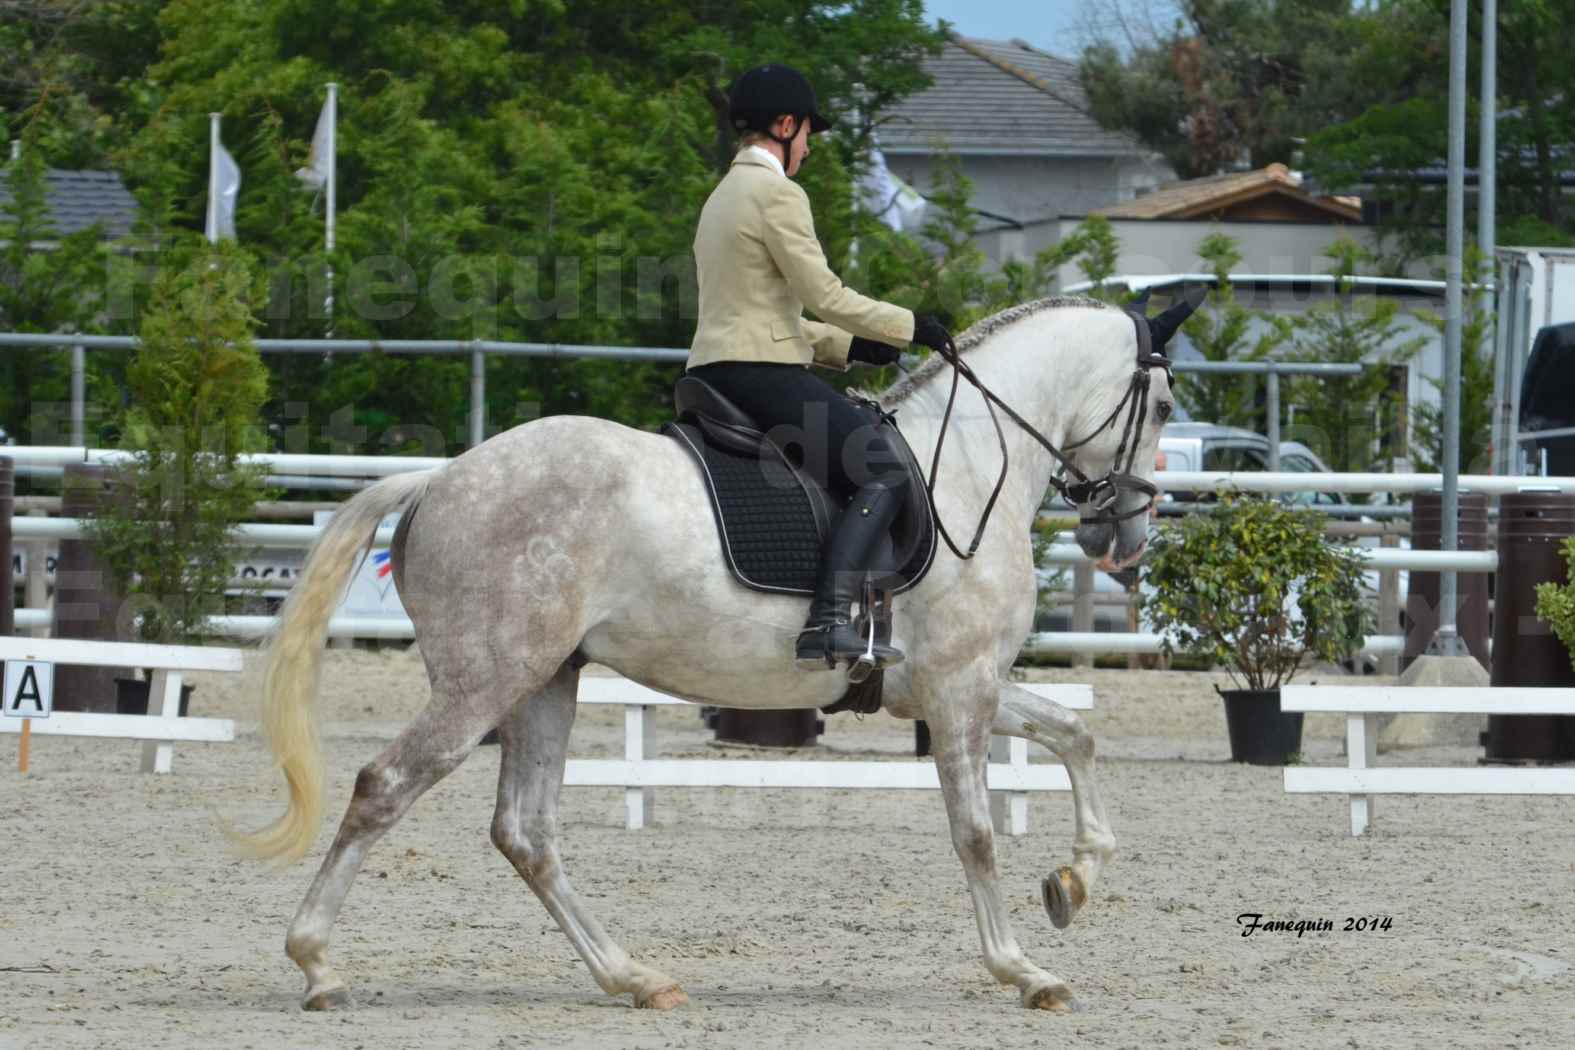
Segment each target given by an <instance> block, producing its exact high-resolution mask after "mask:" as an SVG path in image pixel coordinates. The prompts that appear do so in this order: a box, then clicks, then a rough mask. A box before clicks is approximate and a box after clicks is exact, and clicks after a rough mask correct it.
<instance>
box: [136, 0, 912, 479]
mask: <svg viewBox="0 0 1575 1050" xmlns="http://www.w3.org/2000/svg"><path fill="white" fill-rule="evenodd" d="M159 28H160V31H161V34H162V36H163V38H164V47H163V54H162V57H161V59H160V61H159V62H158V63H157V64H156V65H155V66H154V67H153V68H152V69H151V70H150V72H149V77H148V82H149V83H150V84H152V85H154V97H153V99H152V102H153V103H154V108H153V110H152V112H153V114H154V115H153V116H152V117H150V119H149V121H148V123H147V125H146V126H145V127H144V129H143V130H142V131H141V132H140V133H139V134H138V135H137V137H136V140H135V143H134V146H133V148H132V149H131V150H129V151H128V153H127V157H126V163H127V167H128V168H129V169H130V170H132V171H133V172H134V173H135V178H136V181H137V183H138V185H139V187H142V188H143V189H144V191H146V190H147V189H149V188H151V187H153V186H159V187H160V193H161V194H162V197H163V199H164V201H166V202H167V203H168V204H169V205H171V206H172V211H173V212H174V214H175V221H177V222H179V223H182V224H184V225H185V226H187V227H188V228H193V229H195V228H198V226H199V225H200V213H201V208H202V205H203V201H204V199H205V185H204V182H203V178H204V173H205V171H206V152H205V151H206V136H205V134H204V133H203V127H202V116H201V115H202V114H203V113H205V112H206V111H208V110H210V109H222V111H223V113H224V116H225V138H226V142H227V143H229V144H231V148H232V152H235V153H236V156H237V158H238V159H239V160H240V161H241V163H242V166H243V168H244V169H245V187H244V189H243V192H242V200H241V206H240V214H239V215H238V220H237V227H238V235H239V238H240V240H241V242H242V243H243V244H245V245H247V246H248V248H249V249H250V250H252V251H253V252H255V253H256V254H257V256H258V257H259V258H260V259H261V260H262V261H263V263H264V265H265V266H266V267H267V268H268V269H269V271H270V275H271V283H272V287H273V290H274V291H273V297H272V301H271V302H270V303H269V304H268V306H267V307H266V308H265V309H264V310H263V311H262V312H263V315H264V317H265V318H266V320H267V324H268V329H267V331H268V334H269V335H277V336H320V335H322V334H324V333H325V332H326V331H327V330H328V327H329V325H328V318H327V316H326V313H325V311H324V310H323V308H322V304H323V302H324V300H325V298H326V295H325V292H326V289H325V288H324V287H323V284H322V275H323V274H324V273H325V272H326V270H327V267H328V266H329V265H330V264H331V265H332V267H333V269H334V272H335V278H336V280H335V296H334V302H335V310H334V316H333V323H332V329H333V332H334V334H335V335H340V336H358V337H365V338H379V339H387V338H426V339H453V340H455V341H456V342H459V341H467V340H470V339H476V338H498V339H506V340H517V341H526V342H542V343H607V344H615V345H616V344H628V345H641V346H653V345H656V346H660V345H668V346H683V345H686V344H687V343H688V341H689V339H690V337H691V335H692V332H693V325H694V308H693V301H694V275H693V264H692V262H691V261H690V259H689V251H690V242H691V239H692V236H693V230H694V224H695V220H696V217H697V216H698V213H699V209H700V207H701V205H702V204H703V202H704V200H705V197H706V195H707V194H708V193H709V191H710V189H711V187H712V186H713V185H714V183H715V179H716V177H717V175H718V173H719V171H720V170H722V169H723V168H725V164H726V161H727V160H729V159H730V158H731V155H732V148H733V139H732V136H731V131H730V130H727V129H725V128H719V124H718V112H719V111H718V108H717V106H718V98H719V97H720V92H722V91H723V90H724V89H725V88H726V86H727V85H728V84H729V83H730V82H731V80H732V79H733V77H734V76H736V75H737V74H738V73H739V72H741V71H742V70H743V69H744V68H747V67H748V66H750V65H754V64H757V63H759V62H762V61H766V60H769V59H776V60H785V61H789V62H793V63H795V64H797V65H800V66H801V67H802V68H804V69H805V71H806V72H807V73H808V74H809V76H810V77H811V79H812V81H814V82H815V84H816V86H817V90H818V92H819V94H820V96H821V98H822V100H823V103H824V106H825V108H826V109H828V110H829V111H830V112H833V113H838V112H839V111H845V110H846V108H847V106H848V102H849V100H851V98H852V97H853V94H854V86H855V85H863V86H864V87H863V90H864V95H865V99H866V102H867V104H868V105H870V106H872V107H883V106H887V105H889V104H890V102H892V101H894V100H895V99H897V98H900V97H902V96H903V95H904V94H906V93H909V92H911V91H913V90H915V89H916V88H918V87H920V86H923V84H924V83H925V78H924V75H923V73H922V69H921V63H920V61H919V60H920V59H921V58H922V57H923V56H924V55H925V54H926V53H929V52H930V51H933V50H936V49H938V47H939V39H940V38H939V36H938V34H937V33H936V31H935V30H933V29H932V28H930V27H928V26H926V25H925V24H924V22H923V20H922V4H921V3H919V0H857V2H854V3H849V4H830V3H826V2H814V0H750V2H746V3H742V4H735V5H731V6H729V7H727V8H725V9H722V8H712V9H707V10H699V9H694V8H692V7H686V6H683V5H680V4H676V3H670V2H662V3H651V4H641V5H633V6H631V5H628V4H623V3H617V4H615V3H611V2H609V0H587V2H584V3H576V4H573V5H565V4H561V3H558V2H555V0H517V2H511V3H508V4H503V5H499V4H482V3H478V2H474V0H462V2H458V3H445V4H437V3H428V2H418V3H413V4H400V5H387V4H356V5H348V6H346V5H339V6H337V7H324V6H323V5H320V4H315V3H309V2H307V0H257V2H256V3H252V4H247V5H242V6H240V7H236V5H233V4H230V3H228V2H226V0H180V2H178V3H172V4H170V5H169V6H168V7H167V8H166V9H165V11H164V14H163V16H162V18H161V20H160V23H159ZM328 80H335V81H337V82H339V83H340V84H341V96H340V97H341V109H340V125H339V176H340V177H339V237H338V242H339V243H338V247H337V250H336V253H335V255H334V258H333V259H331V260H330V259H326V258H324V257H323V255H322V251H321V248H320V247H319V245H320V238H321V218H320V216H319V214H317V213H315V212H314V211H313V210H312V206H311V197H310V195H309V194H303V193H301V192H300V191H299V188H298V186H297V184H296V182H295V180H294V179H293V177H292V175H291V172H292V171H293V169H294V168H295V167H298V166H299V165H300V164H301V163H302V160H303V156H304V153H305V149H306V145H307V143H306V136H307V133H308V132H309V131H310V129H311V127H312V125H313V121H314V120H315V117H316V114H317V110H318V107H319V106H320V105H321V99H322V93H321V92H322V84H323V83H324V82H325V81H328ZM863 130H867V129H862V130H861V129H860V128H857V127H853V128H849V129H848V130H847V132H846V133H839V136H840V137H833V138H832V139H831V140H830V142H817V143H816V146H817V149H816V151H815V156H814V158H813V159H812V161H811V162H810V164H809V165H808V166H807V169H806V172H805V176H804V178H803V184H804V185H805V186H806V188H807V190H808V191H809V193H810V194H811V197H812V199H813V200H814V202H815V207H816V213H817V216H818V217H821V220H822V221H821V222H820V224H819V225H820V228H821V231H822V236H823V237H824V238H825V239H826V242H827V249H828V255H829V256H830V257H831V258H832V259H833V261H834V262H836V261H838V260H839V257H840V256H841V255H842V254H843V253H845V251H846V247H847V244H848V243H849V241H850V239H851V237H850V231H848V230H847V228H846V226H845V225H844V224H841V223H838V222H836V221H834V220H835V217H837V216H839V215H845V214H847V213H848V211H849V206H848V204H847V203H846V202H847V201H848V199H849V197H850V187H849V185H848V183H849V179H848V174H847V173H848V170H849V169H850V167H851V166H852V164H853V163H854V161H855V160H856V159H857V156H858V154H859V151H860V150H861V149H862V148H863V145H862V141H863V140H862V137H861V136H862V133H863ZM724 132H725V133H724ZM828 146H829V147H830V148H827V147H828ZM172 161H173V163H172ZM177 173H178V174H177ZM828 217H831V218H832V219H833V221H829V222H828V221H826V220H827V218H828ZM272 364H273V370H274V372H275V375H276V379H277V382H276V383H275V388H274V389H275V400H274V401H273V403H272V404H271V405H270V406H269V409H268V413H269V415H270V416H271V417H272V418H274V419H275V421H276V422H279V423H281V424H282V425H283V426H282V429H283V431H284V433H286V434H288V435H291V436H292V437H291V440H294V441H296V442H299V441H301V440H304V441H306V442H307V445H308V448H310V449H318V448H321V447H322V446H324V445H325V444H340V445H341V446H343V445H344V444H345V443H349V444H355V445H358V446H359V447H369V448H380V447H400V448H402V447H406V446H407V445H409V444H410V442H411V441H412V440H415V441H416V443H417V444H418V445H419V446H420V447H421V448H423V449H425V450H428V451H433V452H441V451H446V450H449V449H450V448H451V447H452V446H453V445H454V444H456V443H457V442H458V441H459V440H460V439H461V437H462V435H463V433H464V430H465V407H466V391H467V388H468V375H469V362H468V359H467V358H466V357H465V356H463V355H456V356H450V357H432V358H411V357H402V356H396V355H370V356H366V355H357V356H349V355H339V356H336V357H334V358H333V359H332V360H325V359H311V358H306V357H302V356H300V355H290V356H287V357H281V358H279V359H277V361H276V362H273V363H272ZM674 375H675V369H674V368H671V367H667V368H657V367H652V366H644V365H630V364H626V363H621V362H605V361H558V360H540V359H526V358H509V359H497V360H492V361H490V362H489V364H488V375H487V381H488V383H487V385H488V401H489V404H488V415H489V421H490V427H489V429H496V428H499V427H503V426H508V425H511V424H512V423H515V422H519V421H521V420H523V419H527V418H530V417H532V416H534V415H537V414H550V413H554V412H582V413H590V414H602V415H616V416H617V417H618V418H621V419H623V420H625V421H627V422H633V423H646V424H650V423H655V422H656V421H658V420H660V419H661V418H664V417H665V416H666V414H667V413H668V409H667V408H666V402H667V396H668V391H669V390H670V387H671V381H672V379H673V377H674ZM346 409H348V415H346ZM303 415H305V416H308V417H310V419H311V420H312V421H313V422H311V423H301V422H299V420H300V418H301V417H302V416H303ZM328 418H331V419H334V420H336V422H335V424H334V426H333V427H331V428H328V430H326V431H325V428H324V424H323V421H324V420H325V419H328ZM340 423H343V425H342V426H341V425H340ZM328 431H332V434H330V433H329V432H328ZM412 435H419V437H415V438H413V437H412ZM292 447H298V446H292ZM301 450H302V451H306V450H308V449H307V448H302V449H301Z"/></svg>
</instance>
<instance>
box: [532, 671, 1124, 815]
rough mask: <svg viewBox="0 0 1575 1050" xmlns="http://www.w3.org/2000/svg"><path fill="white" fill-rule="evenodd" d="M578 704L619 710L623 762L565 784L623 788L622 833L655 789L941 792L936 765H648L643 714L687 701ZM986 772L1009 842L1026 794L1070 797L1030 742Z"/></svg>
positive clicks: (1057, 694) (594, 682) (578, 762)
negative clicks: (1036, 759) (1031, 752)
mask: <svg viewBox="0 0 1575 1050" xmlns="http://www.w3.org/2000/svg"><path fill="white" fill-rule="evenodd" d="M1023 688H1024V689H1027V690H1028V691H1029V692H1031V693H1035V694H1036V695H1038V696H1042V697H1045V698H1046V699H1050V700H1054V701H1055V702H1057V703H1059V704H1061V705H1062V706H1063V707H1069V708H1073V709H1075V710H1088V709H1089V708H1092V707H1093V706H1094V690H1093V687H1092V686H1087V685H1046V684H1025V685H1023ZM579 702H580V703H583V704H622V705H623V709H624V741H623V750H624V757H623V758H622V759H621V760H619V759H570V760H569V762H568V767H567V769H566V770H565V771H564V779H563V783H564V785H565V786H569V787H576V786H577V787H622V788H623V789H624V826H625V827H627V828H629V829H630V830H638V829H640V828H643V827H645V825H646V824H647V823H648V822H649V821H650V819H651V812H652V807H653V805H654V802H655V798H654V789H655V788H658V787H732V788H845V789H868V790H881V791H907V790H936V789H939V788H940V786H941V784H940V778H939V776H937V774H936V772H935V764H934V763H933V762H915V761H911V760H904V761H892V762H854V761H850V762H836V761H813V762H806V761H797V760H793V759H783V760H779V761H769V760H768V761H760V760H750V759H692V758H684V759H658V758H647V757H645V713H646V710H647V709H648V708H651V707H667V706H673V705H684V706H689V705H688V704H687V703H686V701H683V700H679V699H676V698H674V697H671V696H668V695H667V694H666V693H659V692H657V691H656V690H654V689H648V688H646V687H645V686H643V685H640V684H638V683H637V682H632V681H630V680H629V679H627V678H612V677H604V676H595V675H585V676H583V677H581V678H580V692H579ZM991 758H992V760H993V761H992V762H991V763H990V765H989V767H988V777H989V784H990V788H991V810H992V813H994V815H995V817H996V826H997V830H1000V831H1003V832H1005V833H1006V834H1009V835H1023V834H1026V833H1027V831H1028V792H1030V791H1068V790H1070V789H1071V783H1070V781H1068V780H1067V776H1066V769H1065V768H1064V767H1062V766H1061V765H1060V764H1059V763H1056V764H1049V763H1043V764H1040V763H1035V764H1030V763H1029V761H1028V741H1026V740H1023V739H1021V738H1018V737H996V738H995V739H994V741H993V742H992V746H991Z"/></svg>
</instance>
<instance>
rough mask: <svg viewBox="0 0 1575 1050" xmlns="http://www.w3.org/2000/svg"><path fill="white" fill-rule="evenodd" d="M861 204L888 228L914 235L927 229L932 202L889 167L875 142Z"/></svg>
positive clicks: (861, 185)
mask: <svg viewBox="0 0 1575 1050" xmlns="http://www.w3.org/2000/svg"><path fill="white" fill-rule="evenodd" d="M859 198H860V203H861V204H862V205H863V206H864V208H865V209H866V210H868V211H869V212H870V213H871V214H873V215H874V216H875V217H876V218H878V219H880V220H881V221H882V222H884V223H885V224H886V225H887V226H890V227H891V228H892V229H894V230H896V231H898V232H899V233H900V232H902V231H903V230H908V231H913V230H917V229H918V228H919V227H920V226H922V225H924V209H925V207H926V206H927V205H928V203H929V202H928V201H926V200H925V199H924V197H923V196H921V195H920V194H919V192H918V191H917V190H915V189H914V188H913V187H912V186H909V185H908V184H907V183H906V182H903V181H902V180H901V179H899V178H898V177H897V176H896V175H894V174H893V173H892V170H891V169H890V168H888V167H887V166H886V157H885V155H884V154H883V153H881V151H880V145H879V143H876V142H874V141H873V140H872V146H871V150H870V164H869V167H868V168H866V169H865V171H864V174H863V175H862V176H861V177H860V179H859Z"/></svg>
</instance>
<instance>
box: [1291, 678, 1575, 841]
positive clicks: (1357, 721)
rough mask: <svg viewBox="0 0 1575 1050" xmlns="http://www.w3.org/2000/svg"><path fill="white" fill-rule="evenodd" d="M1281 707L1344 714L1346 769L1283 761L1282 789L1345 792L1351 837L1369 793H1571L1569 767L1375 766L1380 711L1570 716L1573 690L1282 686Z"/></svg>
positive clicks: (1360, 825)
mask: <svg viewBox="0 0 1575 1050" xmlns="http://www.w3.org/2000/svg"><path fill="white" fill-rule="evenodd" d="M1280 707H1281V709H1283V710H1285V711H1335V712H1340V713H1343V714H1344V715H1345V753H1346V760H1347V765H1346V766H1345V768H1343V769H1342V768H1339V767H1324V768H1317V767H1313V766H1287V767H1286V769H1285V790H1286V791H1287V792H1290V793H1293V794H1314V795H1349V796H1350V803H1351V834H1352V835H1360V834H1362V833H1363V832H1364V831H1366V830H1367V829H1368V827H1369V826H1370V825H1371V824H1372V820H1373V796H1374V795H1575V769H1520V768H1511V767H1503V766H1486V767H1475V766H1473V767H1470V768H1464V769H1462V768H1457V767H1443V766H1439V767H1434V766H1424V767H1410V768H1405V767H1378V766H1377V757H1378V750H1377V748H1378V716H1379V715H1381V714H1400V713H1411V712H1418V713H1422V714H1449V715H1455V714H1472V715H1474V714H1495V715H1575V689H1491V688H1490V689H1483V688H1480V687H1471V686H1465V687H1454V688H1449V687H1440V688H1417V687H1404V686H1401V687H1383V688H1364V687H1361V686H1313V685H1288V686H1285V687H1283V688H1282V689H1281V690H1280Z"/></svg>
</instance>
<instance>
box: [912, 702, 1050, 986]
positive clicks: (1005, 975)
mask: <svg viewBox="0 0 1575 1050" xmlns="http://www.w3.org/2000/svg"><path fill="white" fill-rule="evenodd" d="M996 692H997V689H996V684H995V683H994V682H993V681H985V682H977V683H970V684H969V685H968V686H966V687H962V688H952V689H947V690H945V691H944V692H941V693H937V694H935V695H927V696H925V698H924V717H925V720H926V721H927V722H929V725H930V741H931V747H932V750H933V752H934V755H935V768H936V771H937V772H938V773H939V775H940V781H941V794H942V795H943V796H944V798H945V799H946V815H947V817H948V819H949V820H950V823H951V831H952V845H953V847H955V848H956V850H957V856H958V858H959V859H960V860H961V861H962V866H963V874H964V875H965V876H966V877H967V879H968V891H969V893H970V894H971V895H972V897H973V909H974V918H975V919H976V920H977V921H978V923H979V939H980V941H981V942H982V943H983V946H984V964H985V966H986V967H987V968H988V969H989V971H990V973H991V974H992V975H993V976H994V977H995V979H996V980H998V981H1000V982H1001V983H1002V984H1010V985H1015V986H1016V987H1017V989H1018V991H1019V992H1020V994H1021V996H1022V1003H1023V1005H1024V1006H1026V1007H1028V1008H1030V1009H1039V1010H1058V1011H1069V1010H1075V1009H1080V1008H1081V1007H1080V1004H1078V1003H1077V1001H1076V1000H1075V999H1074V998H1073V997H1072V990H1071V989H1070V988H1068V987H1067V985H1066V982H1065V981H1063V980H1061V979H1060V978H1059V977H1056V976H1054V975H1053V974H1049V973H1046V972H1045V971H1044V970H1041V969H1040V968H1039V967H1037V966H1035V965H1034V964H1033V963H1031V962H1029V961H1028V958H1027V956H1025V955H1024V954H1023V950H1022V948H1021V947H1020V946H1019V945H1018V943H1017V937H1016V935H1015V934H1013V932H1012V925H1011V922H1010V920H1009V919H1008V918H1007V915H1006V906H1005V905H1004V904H1003V903H1002V901H1001V890H1000V875H999V872H998V871H997V869H996V866H995V833H994V831H993V829H992V828H991V825H990V793H989V790H988V788H987V786H986V783H985V766H986V762H987V761H988V756H989V741H990V728H991V726H992V725H993V724H994V721H995V713H996V700H997V697H996Z"/></svg>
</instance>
